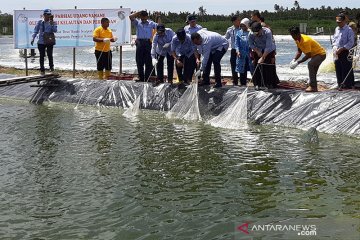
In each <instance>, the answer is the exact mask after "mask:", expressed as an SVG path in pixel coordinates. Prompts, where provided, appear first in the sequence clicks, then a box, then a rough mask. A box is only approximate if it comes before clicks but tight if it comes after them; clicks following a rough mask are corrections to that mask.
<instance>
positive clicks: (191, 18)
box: [186, 14, 197, 23]
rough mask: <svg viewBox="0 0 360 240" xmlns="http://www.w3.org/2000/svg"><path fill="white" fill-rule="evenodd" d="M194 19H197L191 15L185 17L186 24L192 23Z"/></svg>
mask: <svg viewBox="0 0 360 240" xmlns="http://www.w3.org/2000/svg"><path fill="white" fill-rule="evenodd" d="M196 19H197V17H196V16H195V15H193V14H191V15H189V16H187V18H186V23H188V22H190V21H194V20H196Z"/></svg>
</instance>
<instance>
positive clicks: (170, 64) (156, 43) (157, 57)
mask: <svg viewBox="0 0 360 240" xmlns="http://www.w3.org/2000/svg"><path fill="white" fill-rule="evenodd" d="M174 35H175V33H174V31H173V30H171V29H170V28H165V26H164V24H159V25H157V27H156V34H155V35H154V38H153V42H152V48H151V57H152V64H153V65H154V66H156V72H157V79H158V83H162V82H164V58H165V57H166V61H167V73H168V74H167V77H168V82H169V83H172V81H173V73H174V58H173V57H172V56H171V41H172V38H173V37H174Z"/></svg>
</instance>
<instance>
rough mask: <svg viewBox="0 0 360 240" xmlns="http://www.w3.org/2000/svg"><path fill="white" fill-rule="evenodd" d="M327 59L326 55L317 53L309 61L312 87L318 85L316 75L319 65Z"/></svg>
mask: <svg viewBox="0 0 360 240" xmlns="http://www.w3.org/2000/svg"><path fill="white" fill-rule="evenodd" d="M325 59H326V55H316V56H314V57H312V58H311V60H310V61H309V62H308V69H309V83H310V84H309V85H310V86H311V87H317V80H316V75H317V72H318V71H319V67H320V65H321V63H322V62H323V61H324V60H325Z"/></svg>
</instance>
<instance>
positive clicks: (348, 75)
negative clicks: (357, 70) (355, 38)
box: [335, 51, 355, 88]
mask: <svg viewBox="0 0 360 240" xmlns="http://www.w3.org/2000/svg"><path fill="white" fill-rule="evenodd" d="M348 54H349V51H343V52H342V53H341V54H340V55H339V56H338V59H337V60H336V61H335V71H336V78H337V83H338V85H339V87H343V88H352V87H353V86H354V84H355V79H354V71H353V69H352V61H349V60H348V58H347V57H348Z"/></svg>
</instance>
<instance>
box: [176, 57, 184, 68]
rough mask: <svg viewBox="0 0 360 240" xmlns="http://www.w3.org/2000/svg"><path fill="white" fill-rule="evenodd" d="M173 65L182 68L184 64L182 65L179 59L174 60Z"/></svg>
mask: <svg viewBox="0 0 360 240" xmlns="http://www.w3.org/2000/svg"><path fill="white" fill-rule="evenodd" d="M175 64H176V66H177V67H179V68H182V67H184V64H183V63H182V62H181V61H180V60H179V59H176V60H175Z"/></svg>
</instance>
